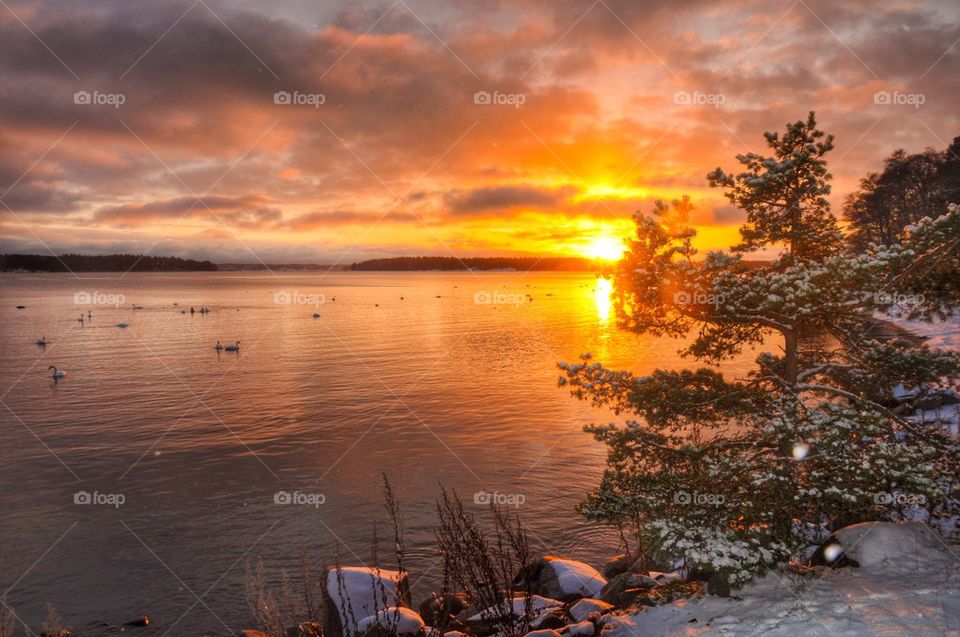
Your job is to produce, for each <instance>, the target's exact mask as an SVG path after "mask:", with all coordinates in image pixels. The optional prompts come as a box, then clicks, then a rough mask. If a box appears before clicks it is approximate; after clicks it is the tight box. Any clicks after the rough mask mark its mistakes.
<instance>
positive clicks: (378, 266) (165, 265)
mask: <svg viewBox="0 0 960 637" xmlns="http://www.w3.org/2000/svg"><path fill="white" fill-rule="evenodd" d="M598 269H599V267H598V265H597V263H596V262H595V261H592V260H590V259H585V258H581V257H465V258H462V259H461V258H458V257H431V256H424V257H392V258H383V259H368V260H365V261H360V262H357V263H353V264H332V265H327V264H319V263H285V264H263V263H213V262H212V261H198V260H195V259H182V258H179V257H152V256H143V255H135V254H115V255H96V256H94V255H78V254H65V255H60V256H51V255H37V254H3V255H0V271H2V272H10V273H23V274H28V273H38V274H39V273H68V272H267V271H271V272H331V271H340V272H342V271H355V272H357V271H359V272H596V271H597V270H598Z"/></svg>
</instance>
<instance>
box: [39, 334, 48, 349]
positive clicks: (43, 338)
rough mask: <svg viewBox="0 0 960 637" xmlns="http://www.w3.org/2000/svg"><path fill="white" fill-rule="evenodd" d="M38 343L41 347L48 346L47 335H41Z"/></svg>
mask: <svg viewBox="0 0 960 637" xmlns="http://www.w3.org/2000/svg"><path fill="white" fill-rule="evenodd" d="M37 345H39V346H40V347H46V346H47V337H46V336H41V337H40V340H38V341H37Z"/></svg>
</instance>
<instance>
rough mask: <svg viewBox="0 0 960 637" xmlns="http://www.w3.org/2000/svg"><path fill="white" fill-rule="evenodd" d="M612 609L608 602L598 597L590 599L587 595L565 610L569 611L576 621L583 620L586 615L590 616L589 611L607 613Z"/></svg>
mask: <svg viewBox="0 0 960 637" xmlns="http://www.w3.org/2000/svg"><path fill="white" fill-rule="evenodd" d="M612 610H613V605H612V604H608V603H606V602H604V601H602V600H599V599H591V598H589V597H584V598H583V599H581V600H580V601H578V602H577V603H576V604H574V605H573V606H571V607H570V610H569V611H567V612H569V613H570V616H571V617H573V618H574V619H575V620H577V621H578V622H582V621H584V620H585V619H586V618H587V617H589V616H590V613H600V614H601V615H603V614H605V613H609V612H610V611H612Z"/></svg>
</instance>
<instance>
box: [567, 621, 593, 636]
mask: <svg viewBox="0 0 960 637" xmlns="http://www.w3.org/2000/svg"><path fill="white" fill-rule="evenodd" d="M560 632H561V634H562V635H563V637H593V635H594V634H595V633H596V632H597V627H596V626H595V625H594V623H593V622H588V621H582V622H577V623H576V624H570V625H569V626H567V627H566V628H564V629H563V630H562V631H560Z"/></svg>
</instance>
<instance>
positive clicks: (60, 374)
mask: <svg viewBox="0 0 960 637" xmlns="http://www.w3.org/2000/svg"><path fill="white" fill-rule="evenodd" d="M51 369H52V370H53V374H52V375H51V377H52V378H63V377H64V376H66V375H67V372H61V371H60V370H59V369H57V368H56V367H54V366H53V365H51V366H50V367H48V368H47V371H50V370H51Z"/></svg>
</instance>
